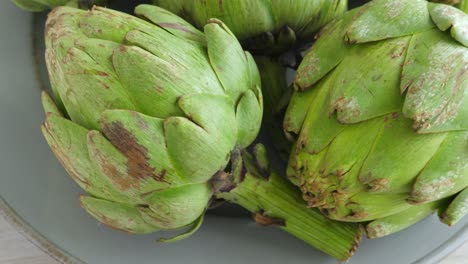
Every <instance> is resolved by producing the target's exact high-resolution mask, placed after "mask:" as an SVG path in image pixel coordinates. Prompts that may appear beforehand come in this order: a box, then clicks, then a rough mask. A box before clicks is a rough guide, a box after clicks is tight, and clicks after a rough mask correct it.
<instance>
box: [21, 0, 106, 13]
mask: <svg viewBox="0 0 468 264" xmlns="http://www.w3.org/2000/svg"><path fill="white" fill-rule="evenodd" d="M12 1H13V3H15V4H16V5H17V6H18V7H20V8H22V9H24V10H28V11H33V12H40V11H44V10H48V9H51V8H54V7H56V6H65V5H66V6H73V7H79V8H83V9H87V8H91V7H92V6H93V5H101V6H103V5H106V4H107V3H108V2H109V1H108V0H12Z"/></svg>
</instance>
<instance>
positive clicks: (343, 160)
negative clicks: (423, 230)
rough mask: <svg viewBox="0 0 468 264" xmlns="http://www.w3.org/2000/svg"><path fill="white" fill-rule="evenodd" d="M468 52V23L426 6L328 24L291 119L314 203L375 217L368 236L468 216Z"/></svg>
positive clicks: (302, 176) (295, 174)
mask: <svg viewBox="0 0 468 264" xmlns="http://www.w3.org/2000/svg"><path fill="white" fill-rule="evenodd" d="M467 46H468V16H467V15H465V14H464V13H463V12H461V11H459V10H458V9H456V8H453V7H450V6H447V5H442V4H434V3H428V2H426V1H423V0H412V1H406V0H394V1H386V0H375V1H371V2H370V3H368V4H366V5H364V6H362V7H360V8H358V9H355V10H352V11H350V12H348V13H346V14H345V15H344V16H343V17H342V18H341V19H340V20H337V21H335V22H333V23H331V24H329V25H327V26H326V28H325V29H324V30H323V31H322V32H321V36H320V38H319V40H318V41H317V42H316V43H315V45H314V46H313V47H312V49H311V50H310V51H309V52H308V54H307V55H306V57H305V58H304V61H303V62H302V64H301V65H300V67H299V69H298V72H297V75H296V79H295V87H296V89H297V91H296V92H295V94H294V95H293V98H292V100H291V102H290V105H289V108H288V110H287V113H286V118H285V121H284V127H285V130H286V131H287V132H288V133H290V134H291V135H292V136H294V135H297V141H296V143H295V147H294V149H293V151H292V154H291V156H290V161H289V165H288V175H289V177H290V179H291V180H292V181H293V182H294V183H295V184H296V185H298V186H300V188H301V189H302V192H303V197H304V199H305V200H306V201H307V202H308V204H309V206H311V207H318V208H320V209H321V211H322V212H323V213H324V214H326V215H327V216H328V217H330V218H332V219H336V220H342V221H358V222H360V221H365V222H367V221H370V223H369V224H367V234H368V236H369V237H381V236H385V235H388V234H390V233H393V232H396V231H399V230H401V229H403V228H406V227H407V226H409V225H411V224H413V223H415V222H417V221H419V220H420V219H422V218H424V217H425V216H427V215H428V214H430V213H431V212H433V211H435V210H439V211H440V212H441V216H442V220H443V221H444V222H446V223H448V224H454V223H455V222H457V221H458V220H459V219H460V218H461V217H462V216H463V215H464V214H466V213H467V211H468V206H467V204H468V200H467V198H468V195H467V190H466V188H467V185H468V162H467V161H468V132H467V128H468V89H467V87H468V48H467ZM460 192H461V193H460ZM457 194H458V195H457ZM447 206H448V209H447V210H446V208H447Z"/></svg>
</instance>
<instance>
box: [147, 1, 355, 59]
mask: <svg viewBox="0 0 468 264" xmlns="http://www.w3.org/2000/svg"><path fill="white" fill-rule="evenodd" d="M154 3H155V4H156V5H159V6H161V7H163V8H166V9H167V10H169V11H171V12H174V13H175V14H178V15H181V16H182V17H184V18H186V19H187V21H189V22H192V24H194V25H195V26H196V27H198V28H201V27H203V26H204V25H205V23H206V21H208V19H209V18H213V17H214V18H218V19H221V20H222V21H223V22H224V23H226V25H227V26H228V27H229V28H230V29H231V30H232V32H233V33H234V35H236V36H237V38H238V39H239V40H240V41H241V43H243V44H244V47H245V48H246V49H248V50H251V51H253V52H254V53H263V54H272V53H278V52H283V51H285V50H287V49H289V48H291V47H292V46H294V45H295V42H296V40H297V41H298V42H304V41H311V40H313V37H314V35H315V33H316V32H317V31H318V30H319V29H320V28H321V27H322V26H324V25H325V24H326V23H328V22H329V21H330V20H332V19H333V18H335V17H337V16H339V15H341V14H342V13H343V12H345V11H346V9H347V1H346V0H294V1H291V0H274V1H258V0H244V1H219V0H154Z"/></svg>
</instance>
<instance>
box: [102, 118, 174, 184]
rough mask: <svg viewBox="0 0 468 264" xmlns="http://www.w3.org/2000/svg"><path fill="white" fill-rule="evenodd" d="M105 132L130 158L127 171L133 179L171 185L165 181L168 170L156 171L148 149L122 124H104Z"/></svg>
mask: <svg viewBox="0 0 468 264" xmlns="http://www.w3.org/2000/svg"><path fill="white" fill-rule="evenodd" d="M103 132H104V134H105V135H106V136H107V137H108V138H109V140H110V141H111V142H112V144H114V146H116V147H117V149H119V150H120V151H121V152H122V153H123V154H124V155H125V156H126V157H127V158H128V162H127V169H128V174H129V175H130V176H131V177H135V178H139V179H147V178H153V179H155V180H156V181H159V182H166V183H169V182H167V181H166V180H165V179H164V176H165V174H166V170H165V169H163V170H161V172H160V173H157V172H156V169H155V168H153V167H151V166H150V165H149V157H148V149H147V148H146V147H145V146H143V145H141V144H139V143H138V140H137V138H136V137H135V136H134V135H133V134H132V133H131V132H130V131H128V130H127V129H126V128H125V126H124V125H123V124H122V123H121V122H112V123H110V124H107V123H104V124H103Z"/></svg>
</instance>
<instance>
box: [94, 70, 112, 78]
mask: <svg viewBox="0 0 468 264" xmlns="http://www.w3.org/2000/svg"><path fill="white" fill-rule="evenodd" d="M94 73H96V74H97V75H99V76H104V77H108V76H109V74H108V73H107V72H103V71H95V72H94Z"/></svg>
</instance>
